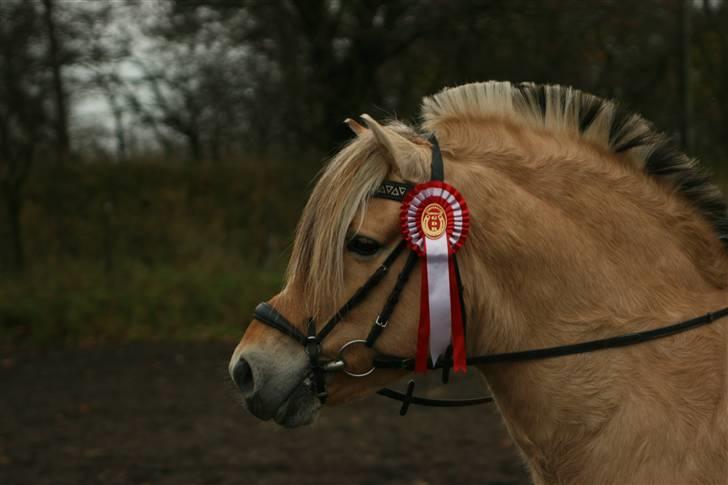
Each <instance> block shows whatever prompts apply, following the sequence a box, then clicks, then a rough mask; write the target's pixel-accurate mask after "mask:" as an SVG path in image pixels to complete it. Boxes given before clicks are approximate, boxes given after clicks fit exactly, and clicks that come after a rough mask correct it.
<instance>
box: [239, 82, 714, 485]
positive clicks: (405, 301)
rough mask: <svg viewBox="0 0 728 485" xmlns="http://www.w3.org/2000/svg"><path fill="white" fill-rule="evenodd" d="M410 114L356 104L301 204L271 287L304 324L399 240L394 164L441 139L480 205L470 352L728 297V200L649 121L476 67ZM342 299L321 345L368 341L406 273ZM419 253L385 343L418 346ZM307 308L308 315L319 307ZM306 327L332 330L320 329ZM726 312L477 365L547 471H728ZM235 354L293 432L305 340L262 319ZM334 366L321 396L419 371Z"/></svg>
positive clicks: (642, 479)
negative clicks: (473, 76)
mask: <svg viewBox="0 0 728 485" xmlns="http://www.w3.org/2000/svg"><path fill="white" fill-rule="evenodd" d="M421 117H422V121H421V123H420V126H412V125H408V124H405V123H403V122H400V121H396V120H395V121H391V122H388V123H383V124H380V123H379V122H377V121H376V120H374V119H373V118H372V117H370V116H368V115H361V119H362V120H363V122H364V124H363V125H362V124H360V123H358V122H357V121H354V120H351V119H349V120H347V121H346V122H347V124H348V125H349V127H350V128H351V129H352V130H353V131H354V133H355V137H354V138H353V139H352V140H351V141H350V142H349V144H348V145H346V146H345V147H344V148H343V149H342V150H340V151H339V152H338V153H337V154H336V155H335V156H334V157H333V158H332V159H331V160H330V162H329V163H328V164H327V165H326V167H325V168H324V169H323V171H322V172H321V174H320V176H319V178H318V180H317V182H316V184H315V186H314V188H313V190H312V193H311V195H310V198H309V200H308V202H307V204H306V206H305V208H304V209H303V213H302V216H301V218H300V221H299V224H298V228H297V230H296V234H295V240H294V244H293V248H292V254H291V258H290V262H289V266H288V270H287V275H286V283H285V286H284V288H283V290H282V291H281V292H280V293H278V294H277V295H275V296H273V297H272V298H271V300H270V301H269V303H270V304H271V305H273V306H275V308H276V309H278V310H279V311H280V312H281V313H282V314H285V315H287V316H288V317H289V318H290V319H291V321H293V322H299V323H298V325H299V328H300V330H301V332H306V324H305V322H306V321H309V322H313V321H321V319H324V320H325V319H326V318H328V317H330V316H331V315H332V314H333V313H334V312H336V311H337V308H339V307H340V306H341V305H342V304H343V302H345V301H346V298H347V297H348V296H349V295H351V294H353V293H354V292H355V291H356V289H357V288H358V287H359V286H360V285H361V284H362V283H363V282H364V281H365V280H366V279H367V277H368V275H370V274H371V273H372V272H373V271H374V270H375V268H377V267H378V266H379V265H380V264H381V263H382V260H383V259H384V258H385V255H387V254H388V253H389V251H391V250H392V248H394V247H395V246H396V245H397V244H398V241H400V239H401V234H400V231H399V210H400V207H399V204H397V203H395V202H393V201H391V200H387V199H384V198H377V197H373V194H375V192H376V191H377V189H378V187H380V185H381V184H382V182H383V181H384V180H385V179H388V180H393V181H395V182H396V181H399V182H402V183H420V182H423V181H426V180H428V179H429V177H430V163H431V156H432V142H431V141H430V139H428V137H427V134H428V133H435V134H436V135H437V139H438V140H439V145H440V147H441V153H442V157H443V159H444V164H445V167H446V169H445V180H446V181H447V182H448V183H450V184H452V185H453V186H455V187H457V188H458V190H459V191H460V192H461V193H462V194H463V196H464V198H465V199H466V200H467V202H468V206H469V211H470V218H471V219H470V220H471V222H470V234H469V239H468V241H467V243H466V244H465V245H464V246H463V247H462V248H461V249H460V251H459V252H458V258H459V268H460V273H461V278H462V299H463V301H464V303H465V306H464V308H465V313H466V316H467V322H468V324H467V325H468V327H467V340H466V348H467V353H468V354H469V355H471V354H472V355H475V354H491V353H503V352H514V351H519V350H524V349H531V348H536V347H548V346H557V345H564V344H568V343H572V342H580V341H585V340H589V339H595V338H606V337H609V336H613V335H617V334H626V333H631V332H640V331H645V330H650V329H654V328H658V327H660V326H662V325H665V324H666V323H669V322H674V321H677V320H680V319H687V318H691V317H693V316H695V315H698V314H702V313H704V312H708V311H711V310H714V309H715V308H719V307H724V306H726V305H727V304H728V294H726V285H727V284H728V252H727V250H726V246H727V244H728V212H727V211H726V204H725V202H724V200H723V197H722V195H721V193H720V190H719V189H718V188H717V186H716V185H714V184H712V183H711V182H710V180H709V178H708V176H707V175H706V174H705V172H704V170H703V169H702V168H701V167H700V165H699V164H698V162H697V161H696V160H694V159H692V158H690V157H688V156H687V155H685V154H684V153H682V152H681V151H680V150H679V149H678V148H676V145H675V144H674V143H673V142H672V141H671V140H670V138H669V137H667V136H665V135H663V134H661V133H660V132H658V131H657V130H656V129H655V128H654V126H653V125H652V124H651V123H650V122H648V121H646V120H645V119H644V118H643V117H642V116H640V115H637V114H634V113H632V112H630V111H628V110H626V109H624V108H623V107H621V105H619V104H617V103H615V102H613V101H611V100H605V99H602V98H599V97H597V96H594V95H591V94H588V93H586V92H583V91H579V90H577V89H574V88H571V87H564V86H558V85H536V84H531V83H522V84H513V83H509V82H495V81H491V82H483V83H472V84H466V85H461V86H457V87H452V88H447V89H444V90H443V91H441V92H439V93H437V94H435V95H433V96H430V97H426V98H424V99H423V102H422V112H421ZM405 264H406V263H405V261H404V260H403V258H398V259H396V260H395V261H393V262H392V263H391V266H392V272H390V274H388V275H386V276H384V279H383V283H382V284H381V285H378V286H377V287H375V288H373V289H371V291H370V293H369V294H368V296H367V297H366V298H365V299H364V300H363V301H361V303H360V304H359V305H357V306H356V307H355V308H352V309H351V311H349V312H348V313H347V314H346V315H345V316H344V317H343V318H341V322H340V324H339V325H338V326H337V327H336V329H335V330H333V331H332V332H331V333H330V335H329V337H328V338H327V339H325V340H323V341H321V347H320V352H321V354H322V355H324V356H329V357H330V358H331V359H334V358H335V356H336V355H337V352H338V351H339V349H340V348H341V347H342V346H344V345H345V344H346V343H347V342H351V341H352V340H356V339H363V338H364V337H365V336H366V333H367V332H368V329H369V325H370V324H371V322H372V321H373V320H374V319H375V317H376V316H377V311H378V309H379V305H381V303H382V302H383V301H384V299H385V298H386V297H387V293H388V289H389V288H391V286H392V285H393V284H394V281H395V276H393V274H392V273H394V274H396V272H398V271H401V270H402V268H403V266H404V265H405ZM419 271H420V268H419V267H416V268H414V272H415V273H414V275H415V276H413V277H412V279H411V280H410V281H409V282H408V283H407V284H406V285H404V287H403V288H402V292H401V295H399V299H400V303H399V304H398V305H397V306H396V308H395V309H394V311H393V313H392V315H391V318H390V319H389V320H390V323H389V325H388V326H387V328H386V330H385V331H384V332H382V335H381V338H379V339H378V340H377V342H376V345H375V346H374V347H373V348H368V347H367V346H364V345H360V346H354V347H352V348H350V349H347V351H346V366H347V367H348V368H350V369H360V370H362V371H364V370H366V369H369V368H370V367H371V365H370V364H371V362H372V360H373V359H374V358H375V356H376V355H380V354H383V355H396V356H404V357H412V356H413V355H415V352H416V338H417V325H418V313H419V308H420V301H419V297H420V288H419V284H418V281H419V278H418V277H417V276H416V275H417V273H418V272H419ZM309 318H311V320H307V319H309ZM313 325H314V326H316V325H318V328H320V324H313ZM727 327H728V323H726V322H724V321H716V322H715V323H712V324H710V325H705V326H702V327H700V328H696V329H693V330H691V331H689V332H684V333H680V334H678V335H674V336H670V337H668V338H664V339H660V340H656V341H652V342H648V343H644V344H641V345H636V346H630V347H623V348H616V349H605V350H601V351H599V352H590V353H583V354H579V355H570V356H565V357H561V358H557V359H548V360H539V361H527V362H512V363H507V362H506V363H498V364H493V365H480V366H477V371H478V372H480V373H482V374H483V376H484V377H485V380H486V381H487V384H488V387H489V388H490V390H491V392H492V394H493V396H494V399H495V403H496V405H497V408H498V410H499V412H500V414H501V416H502V418H503V420H504V422H505V425H506V428H507V429H508V432H509V433H510V435H511V437H512V438H513V440H514V442H515V443H516V444H517V446H518V448H519V450H520V453H521V456H522V458H523V460H524V461H525V462H526V464H527V465H528V468H529V470H530V473H531V477H532V480H533V482H534V483H536V484H545V483H574V484H584V483H639V484H648V483H655V484H678V483H679V484H683V483H723V484H725V483H727V482H728V329H727ZM229 370H230V373H231V376H232V377H233V380H234V381H235V383H236V384H237V386H238V387H239V388H240V390H241V392H242V394H243V398H244V401H245V405H246V407H247V408H248V410H249V411H250V412H251V413H253V414H254V415H256V416H257V417H259V418H261V419H271V418H272V419H274V420H275V421H276V422H277V423H279V424H281V425H283V426H287V427H295V426H301V425H306V424H310V423H312V422H313V421H314V420H315V419H316V417H317V416H318V414H319V412H320V410H321V408H322V401H323V399H321V398H320V396H317V394H316V390H315V386H314V385H313V384H314V383H313V382H312V381H313V379H312V376H311V360H310V358H309V356H308V355H307V353H306V351H305V350H304V348H303V347H301V346H299V345H297V344H296V343H295V342H294V341H293V340H292V339H290V338H288V337H286V336H285V335H282V334H281V333H280V332H278V331H275V330H274V329H271V328H270V327H269V326H267V325H264V324H262V323H261V321H259V320H257V319H254V320H253V321H252V322H251V323H250V324H249V326H248V327H247V330H246V331H245V334H244V336H243V338H242V339H241V341H240V343H239V344H238V345H237V347H236V349H235V351H234V353H233V355H232V358H231V360H230V365H229ZM407 373H408V371H407V370H403V369H399V370H397V369H392V370H377V371H376V372H372V373H371V374H370V375H367V376H366V377H364V378H358V379H357V378H353V377H350V376H348V375H344V374H343V373H330V374H328V375H326V376H324V379H325V380H326V384H327V392H328V395H327V399H326V405H338V404H342V403H347V402H350V401H353V400H355V399H359V398H361V397H364V396H367V395H369V394H371V393H373V392H375V391H376V390H377V389H379V388H381V387H382V386H384V385H386V384H388V383H391V382H393V381H396V380H398V379H400V378H402V377H403V376H405V375H407Z"/></svg>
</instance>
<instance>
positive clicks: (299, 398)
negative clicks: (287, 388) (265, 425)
mask: <svg viewBox="0 0 728 485" xmlns="http://www.w3.org/2000/svg"><path fill="white" fill-rule="evenodd" d="M320 409H321V401H320V400H319V399H318V398H317V397H316V395H315V393H314V391H313V386H312V383H311V382H310V379H308V378H306V379H304V380H302V381H301V382H300V383H299V384H298V385H297V386H296V387H295V388H294V389H293V391H292V392H291V394H290V395H289V396H288V398H287V399H286V400H285V401H283V403H282V404H281V405H280V407H279V408H278V410H277V411H276V413H275V415H274V416H273V421H275V422H276V423H277V424H279V425H281V426H284V427H286V428H297V427H299V426H306V425H309V424H312V423H313V422H314V421H316V418H318V415H319V410H320Z"/></svg>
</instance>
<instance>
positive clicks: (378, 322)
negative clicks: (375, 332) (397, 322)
mask: <svg viewBox="0 0 728 485" xmlns="http://www.w3.org/2000/svg"><path fill="white" fill-rule="evenodd" d="M374 325H376V326H378V327H382V328H387V325H389V319H387V320H385V321H384V322H382V316H381V315H377V319H376V320H374Z"/></svg>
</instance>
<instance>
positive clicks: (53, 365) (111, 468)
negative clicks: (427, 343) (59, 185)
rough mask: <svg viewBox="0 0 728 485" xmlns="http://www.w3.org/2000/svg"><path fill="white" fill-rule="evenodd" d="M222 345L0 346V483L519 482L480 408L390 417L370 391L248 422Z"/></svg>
mask: <svg viewBox="0 0 728 485" xmlns="http://www.w3.org/2000/svg"><path fill="white" fill-rule="evenodd" d="M233 346H234V344H233V343H195V344H184V343H182V344H181V343H157V344H130V345H124V346H121V347H108V348H92V349H82V350H62V351H45V352H41V351H22V352H15V351H10V352H8V351H5V352H0V386H1V387H0V389H2V391H1V395H2V397H1V398H0V484H3V485H5V484H26V483H27V484H45V483H48V484H51V483H52V484H87V483H103V484H122V483H124V484H126V483H135V484H144V483H149V484H158V483H160V484H198V483H199V484H256V483H260V484H298V483H303V484H305V483H316V484H328V483H342V484H349V483H355V484H382V483H398V484H399V483H401V484H420V485H424V484H430V483H431V484H439V483H457V484H469V483H481V484H525V483H528V480H527V475H526V473H525V471H524V469H523V466H522V465H521V463H520V460H519V458H518V455H517V452H516V450H515V448H514V447H513V445H512V444H511V441H510V438H509V437H508V435H507V433H506V431H505V429H504V427H503V425H502V424H501V421H500V418H499V417H498V415H497V413H496V411H495V410H494V409H493V408H492V407H487V406H479V407H476V408H463V409H454V410H442V409H430V408H427V409H425V408H420V407H412V408H411V409H410V413H409V415H407V416H406V417H405V418H400V417H399V414H398V412H397V411H398V403H396V402H394V401H389V400H387V399H384V398H378V397H376V396H373V397H371V398H369V399H367V400H365V401H362V402H359V403H355V404H352V405H349V406H343V407H338V408H331V409H326V410H324V413H323V414H322V416H321V418H320V419H319V421H318V422H317V423H316V424H315V425H314V426H313V427H308V428H300V429H296V430H286V429H282V428H279V427H278V426H277V425H275V424H273V423H264V422H260V421H258V420H256V419H255V418H253V417H252V416H250V415H248V414H247V413H246V412H244V411H243V410H242V408H241V407H240V406H239V404H238V403H237V402H236V394H235V392H234V390H233V388H232V385H231V384H229V382H228V378H227V375H226V370H225V369H226V365H227V359H228V357H229V355H230V353H231V350H232V348H233ZM433 377H434V376H433ZM474 377H475V376H473V377H471V378H470V379H473V378H474ZM477 387H478V384H477V383H475V382H471V381H468V382H461V383H456V385H455V386H448V388H449V389H448V391H449V392H454V393H459V394H461V395H462V394H471V395H474V394H479V393H480V392H482V391H481V390H480V389H478V388H477Z"/></svg>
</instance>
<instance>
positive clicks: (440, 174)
mask: <svg viewBox="0 0 728 485" xmlns="http://www.w3.org/2000/svg"><path fill="white" fill-rule="evenodd" d="M430 143H432V168H431V169H430V180H439V181H440V182H442V181H443V180H445V165H444V164H443V163H442V153H441V152H440V142H438V141H437V137H436V136H435V134H434V133H433V134H431V135H430Z"/></svg>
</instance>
